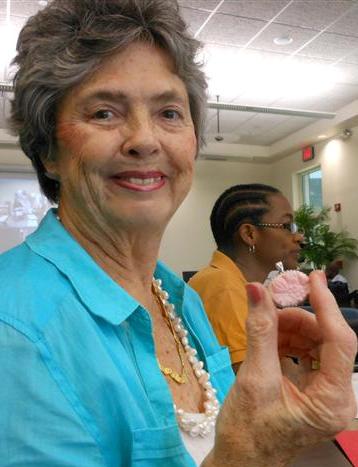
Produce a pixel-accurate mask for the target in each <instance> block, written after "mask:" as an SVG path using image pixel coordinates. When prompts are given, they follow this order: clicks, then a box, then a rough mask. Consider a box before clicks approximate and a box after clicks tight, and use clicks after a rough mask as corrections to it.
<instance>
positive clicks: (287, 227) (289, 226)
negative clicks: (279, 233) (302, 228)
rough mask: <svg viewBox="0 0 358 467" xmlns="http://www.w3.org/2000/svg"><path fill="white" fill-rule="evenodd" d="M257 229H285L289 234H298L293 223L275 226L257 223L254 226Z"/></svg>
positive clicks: (296, 227)
mask: <svg viewBox="0 0 358 467" xmlns="http://www.w3.org/2000/svg"><path fill="white" fill-rule="evenodd" d="M254 225H256V226H257V227H269V228H271V229H285V230H288V231H289V232H290V233H291V234H295V233H298V226H297V224H295V223H294V222H286V223H277V224H269V223H259V224H254Z"/></svg>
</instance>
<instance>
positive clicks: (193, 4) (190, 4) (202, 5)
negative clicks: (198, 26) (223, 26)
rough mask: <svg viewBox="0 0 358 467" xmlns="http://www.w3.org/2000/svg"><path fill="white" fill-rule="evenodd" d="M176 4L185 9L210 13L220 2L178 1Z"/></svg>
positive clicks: (205, 0)
mask: <svg viewBox="0 0 358 467" xmlns="http://www.w3.org/2000/svg"><path fill="white" fill-rule="evenodd" d="M178 3H179V5H180V6H181V7H185V8H194V9H196V10H206V11H212V10H214V9H215V8H216V7H217V6H218V5H219V4H220V0H178Z"/></svg>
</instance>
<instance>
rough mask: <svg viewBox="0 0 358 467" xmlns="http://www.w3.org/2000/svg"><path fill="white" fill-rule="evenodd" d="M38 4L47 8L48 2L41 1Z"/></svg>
mask: <svg viewBox="0 0 358 467" xmlns="http://www.w3.org/2000/svg"><path fill="white" fill-rule="evenodd" d="M38 4H39V5H40V6H47V0H39V1H38Z"/></svg>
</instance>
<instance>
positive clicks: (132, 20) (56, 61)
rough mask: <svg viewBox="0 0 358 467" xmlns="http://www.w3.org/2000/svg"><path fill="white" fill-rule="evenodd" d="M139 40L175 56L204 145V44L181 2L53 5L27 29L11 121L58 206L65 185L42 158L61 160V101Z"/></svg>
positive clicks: (63, 0)
mask: <svg viewBox="0 0 358 467" xmlns="http://www.w3.org/2000/svg"><path fill="white" fill-rule="evenodd" d="M135 41H144V42H149V43H151V44H154V45H157V46H159V47H161V48H162V49H164V50H165V51H166V52H167V53H168V54H169V55H170V57H171V58H172V60H173V62H174V65H175V69H176V73H177V75H178V76H179V77H180V78H181V80H182V81H183V82H184V84H185V86H186V89H187V92H188V96H189V102H190V110H191V116H192V119H193V122H194V128H195V133H196V136H197V140H198V146H199V147H200V146H201V145H202V144H203V143H204V139H203V131H204V124H205V117H206V80H205V77H204V74H203V72H202V71H201V69H200V64H198V63H197V61H196V60H197V58H196V57H197V52H198V49H199V47H200V43H199V42H198V41H197V40H195V39H194V38H192V37H191V36H190V35H189V34H188V32H187V28H186V24H185V23H184V21H183V19H182V18H181V17H180V15H179V7H178V4H177V0H80V1H79V0H53V1H52V2H50V3H49V5H48V6H47V7H46V8H45V9H43V10H41V11H39V12H38V13H37V14H36V15H35V16H33V17H31V18H30V19H29V20H28V22H27V23H26V25H25V26H24V27H23V29H22V31H21V32H20V35H19V39H18V43H17V56H16V57H15V59H14V62H13V63H14V64H15V65H16V66H17V67H18V69H17V72H16V74H15V77H14V98H13V100H12V103H11V104H12V107H11V116H10V119H9V123H10V127H11V128H12V130H13V131H14V133H15V134H17V135H18V136H19V140H20V145H21V148H22V150H23V151H24V153H25V154H26V155H27V157H29V158H30V159H31V161H32V164H33V166H34V168H35V170H36V172H37V176H38V179H39V182H40V186H41V188H42V191H43V192H44V194H45V195H46V196H47V197H48V198H49V199H50V200H51V201H54V202H58V200H59V188H60V187H59V182H57V181H56V180H53V179H51V178H49V176H47V175H46V170H45V167H44V164H43V161H45V160H54V159H55V157H56V139H55V127H56V111H57V108H58V104H59V102H60V101H61V100H62V99H63V97H64V96H65V95H66V93H67V92H68V91H69V90H70V89H71V88H73V87H74V86H76V85H78V84H79V83H81V82H82V81H83V80H85V79H86V78H88V77H89V76H90V75H91V74H93V73H94V72H96V71H97V70H98V69H99V68H100V65H101V63H102V61H103V60H104V59H105V58H106V57H108V56H109V55H111V54H114V53H117V52H119V51H121V50H124V49H125V48H126V47H128V46H129V45H130V44H131V43H133V42H135Z"/></svg>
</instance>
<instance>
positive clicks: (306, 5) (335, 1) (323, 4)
mask: <svg viewBox="0 0 358 467" xmlns="http://www.w3.org/2000/svg"><path fill="white" fill-rule="evenodd" d="M352 5H354V1H353V0H295V1H294V2H293V3H292V4H291V5H290V6H289V7H288V8H286V10H285V11H283V12H282V13H281V14H280V16H279V17H278V18H277V19H276V20H275V21H276V22H277V23H281V24H288V25H290V26H301V27H305V28H313V29H316V30H319V31H320V30H322V29H324V28H325V27H327V26H328V25H329V24H330V23H332V22H333V21H335V20H336V19H337V18H338V17H339V16H340V15H342V14H344V13H345V12H346V11H347V10H349V8H351V6H352Z"/></svg>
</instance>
